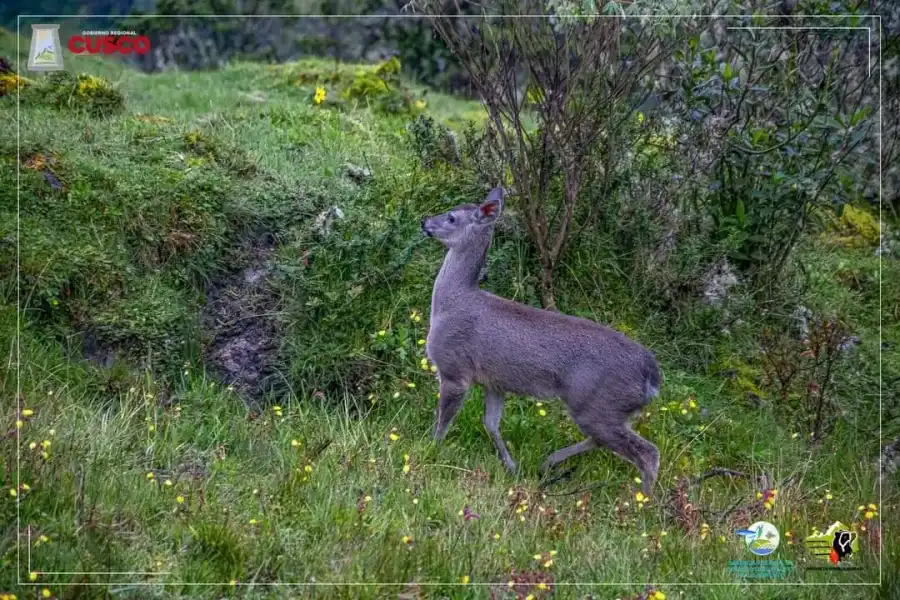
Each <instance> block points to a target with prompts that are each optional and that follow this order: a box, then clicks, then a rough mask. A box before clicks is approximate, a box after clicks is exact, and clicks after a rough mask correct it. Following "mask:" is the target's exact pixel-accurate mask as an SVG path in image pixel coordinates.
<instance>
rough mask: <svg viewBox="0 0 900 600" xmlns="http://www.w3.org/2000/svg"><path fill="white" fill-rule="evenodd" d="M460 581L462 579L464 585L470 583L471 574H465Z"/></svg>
mask: <svg viewBox="0 0 900 600" xmlns="http://www.w3.org/2000/svg"><path fill="white" fill-rule="evenodd" d="M460 581H462V584H463V585H469V576H468V575H463V576H462V579H461V580H460Z"/></svg>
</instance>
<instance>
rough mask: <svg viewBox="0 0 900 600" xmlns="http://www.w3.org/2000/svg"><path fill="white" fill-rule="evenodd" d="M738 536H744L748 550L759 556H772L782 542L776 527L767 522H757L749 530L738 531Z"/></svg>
mask: <svg viewBox="0 0 900 600" xmlns="http://www.w3.org/2000/svg"><path fill="white" fill-rule="evenodd" d="M737 534H738V535H741V536H744V542H745V543H746V544H747V548H748V549H749V550H750V552H752V553H753V554H755V555H757V556H768V555H769V554H772V553H773V552H775V549H776V548H778V542H779V541H780V540H781V536H780V535H778V530H777V529H776V528H775V526H774V525H772V524H771V523H768V522H766V521H757V522H756V523H754V524H753V525H751V526H750V527H749V528H747V529H738V530H737Z"/></svg>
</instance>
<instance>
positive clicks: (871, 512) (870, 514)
mask: <svg viewBox="0 0 900 600" xmlns="http://www.w3.org/2000/svg"><path fill="white" fill-rule="evenodd" d="M864 516H865V517H866V518H867V519H872V518H874V517H875V513H874V512H873V511H871V510H867V511H866V514H865V515H864Z"/></svg>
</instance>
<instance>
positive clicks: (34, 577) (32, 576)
mask: <svg viewBox="0 0 900 600" xmlns="http://www.w3.org/2000/svg"><path fill="white" fill-rule="evenodd" d="M37 578H38V574H37V571H32V572H31V573H29V574H28V581H37Z"/></svg>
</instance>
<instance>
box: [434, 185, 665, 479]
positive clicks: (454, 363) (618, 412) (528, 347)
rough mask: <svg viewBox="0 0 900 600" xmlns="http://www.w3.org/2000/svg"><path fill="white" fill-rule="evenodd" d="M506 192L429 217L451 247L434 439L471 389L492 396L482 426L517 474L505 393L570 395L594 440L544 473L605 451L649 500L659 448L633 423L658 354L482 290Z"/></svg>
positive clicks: (656, 372) (440, 317)
mask: <svg viewBox="0 0 900 600" xmlns="http://www.w3.org/2000/svg"><path fill="white" fill-rule="evenodd" d="M504 196H505V190H504V189H503V188H502V187H496V188H494V189H493V190H491V191H490V192H489V193H488V195H487V196H486V197H485V199H484V200H483V201H482V202H480V203H470V204H461V205H459V206H456V207H454V208H452V209H450V210H449V211H447V212H445V213H442V214H438V215H435V216H432V217H426V218H424V219H423V220H422V223H421V229H422V232H423V233H424V235H425V236H427V237H429V238H433V239H435V240H437V241H439V242H440V243H441V244H443V246H444V247H445V249H446V254H445V257H444V261H443V264H442V265H441V268H440V271H439V272H438V275H437V277H436V279H435V282H434V288H433V291H432V296H431V313H430V321H429V330H428V336H427V338H426V346H425V348H426V355H427V357H428V359H429V360H430V361H431V362H432V363H433V364H434V365H435V366H436V367H437V372H436V377H437V380H438V384H439V388H440V392H439V398H438V404H437V410H436V414H435V421H434V427H433V430H432V439H433V441H434V442H435V443H437V444H441V443H442V442H443V441H444V438H445V437H446V435H447V431H448V429H449V428H450V426H451V425H452V423H453V420H454V419H455V418H456V416H457V414H458V413H459V411H460V409H461V408H462V405H463V403H464V401H465V398H466V396H467V395H468V391H469V388H470V387H471V386H472V385H473V384H478V385H480V386H481V387H482V388H483V390H484V420H483V423H484V427H485V429H486V430H487V433H488V434H489V436H490V437H491V439H492V440H493V443H494V446H495V447H496V450H497V452H498V453H499V456H500V459H501V461H502V462H503V464H504V465H505V466H506V468H507V469H508V470H509V471H510V472H511V473H512V474H513V475H517V474H518V466H517V464H516V461H515V460H513V458H512V456H510V453H509V451H508V449H507V447H506V444H505V443H504V441H503V438H502V436H501V434H500V420H501V417H502V414H503V407H504V404H505V400H506V394H516V395H519V396H530V397H532V398H535V399H554V398H559V399H562V401H563V403H564V404H565V407H566V409H567V412H568V414H569V416H570V417H571V418H572V420H573V421H574V422H575V424H576V425H577V426H578V428H579V429H580V430H581V432H582V433H583V434H584V435H585V436H586V437H585V439H584V440H582V441H580V442H577V443H575V444H572V445H571V446H567V447H564V448H562V449H560V450H557V451H555V452H553V453H552V454H551V455H550V456H549V457H548V458H547V459H546V461H545V462H544V463H543V464H542V465H541V467H540V470H539V471H540V473H541V474H545V473H547V472H548V471H549V470H550V469H552V468H553V467H554V466H556V465H558V464H559V463H561V462H563V461H565V460H567V459H569V458H571V457H573V456H575V455H577V454H581V453H583V452H586V451H588V450H591V449H594V448H597V447H605V448H607V449H609V450H611V451H612V452H613V453H615V454H617V455H618V456H619V457H620V458H622V459H624V460H626V461H629V462H631V463H632V464H633V465H634V466H635V467H637V469H638V471H640V474H641V487H642V491H643V493H644V494H645V495H647V496H650V495H651V492H652V490H653V488H654V486H655V484H656V481H657V476H658V474H659V450H658V449H657V447H656V446H655V445H654V444H653V443H652V442H650V441H648V440H646V439H644V438H643V437H641V436H640V435H638V434H637V433H636V432H635V431H634V430H633V429H632V427H631V420H632V419H633V418H634V416H635V415H636V414H638V413H640V412H641V411H642V409H644V408H645V407H646V406H647V405H649V404H650V402H651V401H652V399H653V398H655V397H656V396H657V395H659V392H660V387H661V385H662V376H661V373H660V369H659V365H658V364H657V361H656V357H655V355H654V354H653V352H651V351H650V350H648V349H646V348H645V347H643V346H642V345H640V344H638V343H637V342H635V341H633V340H631V339H629V338H628V337H627V336H625V335H624V334H623V333H621V332H619V331H616V330H615V329H611V328H609V327H606V326H603V325H600V324H599V323H596V322H594V321H591V320H589V319H584V318H580V317H575V316H570V315H566V314H564V313H561V312H556V311H552V310H545V309H541V308H537V307H534V306H530V305H527V304H522V303H519V302H515V301H512V300H508V299H505V298H501V297H500V296H497V295H494V294H492V293H490V292H488V291H486V290H484V289H482V288H481V286H480V285H479V282H480V281H482V280H483V279H484V277H485V272H486V267H485V265H486V261H487V253H488V249H489V248H490V246H491V242H492V239H493V232H494V226H495V224H496V223H497V220H498V219H499V218H500V215H501V214H502V212H503V204H504Z"/></svg>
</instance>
